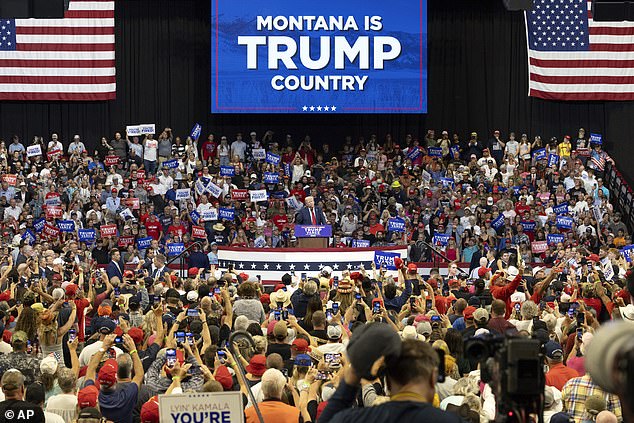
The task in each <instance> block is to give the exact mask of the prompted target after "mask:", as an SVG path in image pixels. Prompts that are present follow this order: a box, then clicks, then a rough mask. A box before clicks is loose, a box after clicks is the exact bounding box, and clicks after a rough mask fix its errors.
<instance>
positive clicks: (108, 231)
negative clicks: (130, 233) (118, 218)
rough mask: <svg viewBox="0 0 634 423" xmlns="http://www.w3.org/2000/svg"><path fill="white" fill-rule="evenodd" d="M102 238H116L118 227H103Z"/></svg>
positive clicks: (101, 229)
mask: <svg viewBox="0 0 634 423" xmlns="http://www.w3.org/2000/svg"><path fill="white" fill-rule="evenodd" d="M100 231H101V236H102V238H105V237H110V236H116V235H117V225H103V226H101V228H100Z"/></svg>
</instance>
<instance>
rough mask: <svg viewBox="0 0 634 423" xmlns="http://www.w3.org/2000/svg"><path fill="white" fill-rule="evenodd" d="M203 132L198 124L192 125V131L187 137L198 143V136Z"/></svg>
mask: <svg viewBox="0 0 634 423" xmlns="http://www.w3.org/2000/svg"><path fill="white" fill-rule="evenodd" d="M202 131H203V127H202V126H200V123H197V124H195V125H194V127H193V128H192V131H191V132H190V133H189V136H190V137H191V138H192V139H193V140H194V141H198V138H200V134H201V133H202Z"/></svg>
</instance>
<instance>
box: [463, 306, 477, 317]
mask: <svg viewBox="0 0 634 423" xmlns="http://www.w3.org/2000/svg"><path fill="white" fill-rule="evenodd" d="M476 310H477V308H475V307H474V306H469V307H467V308H465V309H464V318H465V319H473V313H475V311H476Z"/></svg>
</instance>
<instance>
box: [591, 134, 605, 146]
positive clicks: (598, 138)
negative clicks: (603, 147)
mask: <svg viewBox="0 0 634 423" xmlns="http://www.w3.org/2000/svg"><path fill="white" fill-rule="evenodd" d="M590 144H603V135H601V134H590Z"/></svg>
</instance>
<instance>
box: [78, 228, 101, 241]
mask: <svg viewBox="0 0 634 423" xmlns="http://www.w3.org/2000/svg"><path fill="white" fill-rule="evenodd" d="M77 236H78V237H79V241H80V242H85V243H87V244H90V243H92V242H95V239H97V231H95V230H94V229H79V230H78V231H77Z"/></svg>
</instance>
